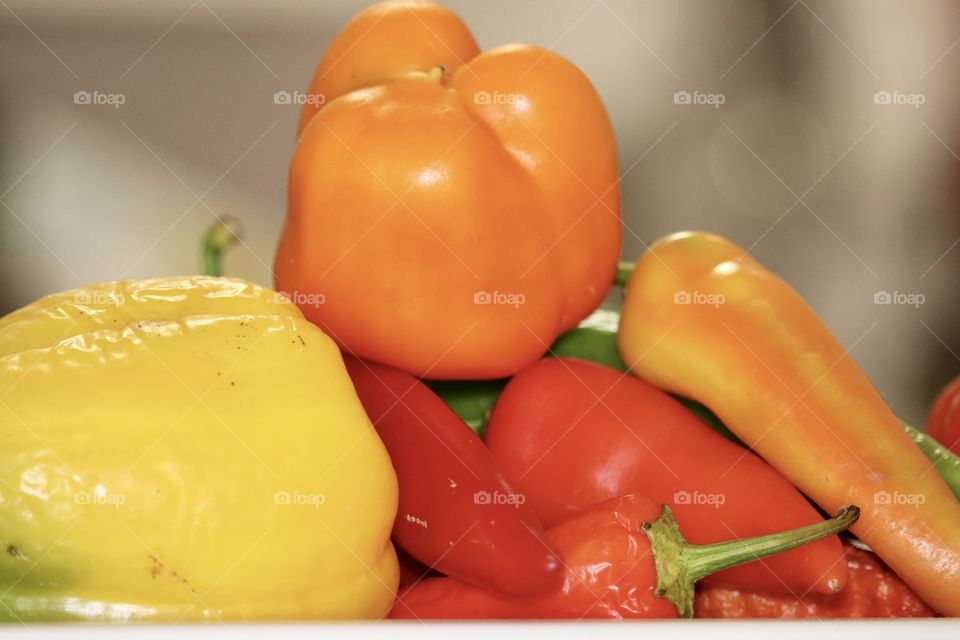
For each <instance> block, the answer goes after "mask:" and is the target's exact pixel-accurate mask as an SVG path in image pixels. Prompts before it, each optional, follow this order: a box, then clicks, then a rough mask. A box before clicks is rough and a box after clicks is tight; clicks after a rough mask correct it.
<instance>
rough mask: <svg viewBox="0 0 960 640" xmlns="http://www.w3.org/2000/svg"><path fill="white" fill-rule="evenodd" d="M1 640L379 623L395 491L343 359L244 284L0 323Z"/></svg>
mask: <svg viewBox="0 0 960 640" xmlns="http://www.w3.org/2000/svg"><path fill="white" fill-rule="evenodd" d="M0 362H2V366H0V441H2V442H3V446H2V447H0V544H2V549H4V550H5V552H4V553H2V554H0V620H6V621H27V620H40V621H44V620H56V619H86V620H110V621H123V620H137V619H145V620H166V621H175V620H182V619H186V620H191V619H209V620H245V619H277V618H365V617H379V616H381V615H383V614H384V613H385V612H386V611H387V610H388V609H389V607H390V605H391V603H392V602H393V597H394V591H395V589H396V587H397V580H398V567H397V559H396V554H395V553H394V550H393V546H392V544H391V542H390V528H391V526H392V525H393V520H394V516H395V514H396V506H397V481H396V476H395V475H394V472H393V468H392V467H391V465H390V459H389V457H388V455H387V452H386V450H385V449H384V447H383V445H382V443H381V442H380V439H379V438H378V437H377V434H376V432H375V431H374V430H373V428H372V426H371V424H370V421H369V420H368V418H367V416H366V415H365V414H364V411H363V408H362V407H361V406H360V402H359V401H358V400H357V397H356V394H355V393H354V391H353V386H352V385H351V383H350V379H349V377H348V376H347V372H346V370H345V369H344V365H343V361H342V359H341V357H340V353H339V351H338V350H337V347H336V345H335V344H334V343H333V341H332V340H330V339H329V338H327V336H325V335H324V334H323V333H322V332H321V331H319V330H318V329H317V328H316V327H314V326H313V325H311V324H310V323H309V322H307V321H306V320H305V319H304V318H303V316H302V314H301V313H300V311H299V310H298V309H297V307H296V306H294V305H293V304H290V303H289V302H287V300H286V299H285V298H283V297H282V296H278V295H277V294H275V293H274V292H272V291H270V290H268V289H264V288H261V287H259V286H256V285H253V284H250V283H247V282H244V281H241V280H234V279H223V278H210V277H183V278H164V279H156V280H142V281H119V282H112V283H106V284H101V285H97V286H92V287H89V288H85V289H78V290H76V291H70V292H67V293H61V294H57V295H52V296H48V297H46V298H43V299H41V300H39V301H37V302H35V303H33V304H31V305H29V306H27V307H25V308H23V309H20V310H19V311H15V312H13V313H11V314H10V315H8V316H6V317H4V318H2V319H0Z"/></svg>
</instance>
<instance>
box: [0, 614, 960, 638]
mask: <svg viewBox="0 0 960 640" xmlns="http://www.w3.org/2000/svg"><path fill="white" fill-rule="evenodd" d="M0 633H2V634H3V637H4V638H33V639H35V640H42V639H44V638H71V639H74V640H76V639H82V638H91V639H96V640H101V639H111V638H169V637H170V636H173V635H176V636H177V637H180V638H204V639H206V638H231V639H232V640H236V639H239V638H263V637H269V638H278V639H286V638H320V637H322V638H324V640H327V639H334V638H355V637H362V638H374V639H375V638H391V639H392V638H416V639H417V640H430V639H431V638H438V639H441V638H442V639H443V640H449V639H450V638H451V637H456V638H457V640H472V639H473V638H476V639H478V640H480V639H482V640H490V637H491V635H503V634H509V636H510V637H515V636H520V635H522V636H523V637H524V638H525V639H527V638H530V639H534V640H536V639H539V638H543V639H545V640H546V639H549V640H565V639H567V638H570V639H571V640H573V639H577V640H580V639H582V638H584V637H589V638H591V639H593V638H632V639H634V640H638V639H642V640H648V639H656V638H670V639H671V640H686V639H690V640H694V639H696V640H702V639H704V638H709V640H727V639H729V640H742V639H743V638H774V637H775V638H776V639H777V640H793V639H798V640H799V639H803V638H817V639H818V640H840V639H841V638H842V639H844V640H847V639H849V640H855V639H859V638H870V640H887V639H888V638H889V639H896V640H903V639H906V638H920V637H922V638H923V639H924V640H935V639H937V638H952V639H956V638H958V637H960V620H957V619H942V620H867V621H862V620H838V621H830V622H826V621H821V620H804V621H787V620H771V621H740V620H722V621H709V620H686V621H681V620H657V621H635V622H626V623H616V622H606V623H602V622H601V623H597V622H576V623H575V622H567V623H560V622H558V623H496V622H492V623H480V622H469V623H467V622H465V623H420V622H409V623H399V622H381V623H339V624H333V623H328V624H271V625H255V624H250V625H220V624H209V625H175V626H168V625H141V626H132V627H131V626H99V625H45V626H19V627H3V628H2V631H0Z"/></svg>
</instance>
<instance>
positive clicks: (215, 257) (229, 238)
mask: <svg viewBox="0 0 960 640" xmlns="http://www.w3.org/2000/svg"><path fill="white" fill-rule="evenodd" d="M242 233H243V228H242V227H241V226H240V221H239V220H237V219H236V218H234V217H233V216H223V217H222V218H217V221H216V222H215V223H214V224H213V225H211V227H210V228H209V229H207V233H206V234H205V235H204V237H203V273H204V275H208V276H217V277H219V276H222V275H223V254H224V253H226V251H227V250H228V249H229V248H230V247H232V246H233V245H234V244H236V242H237V241H238V240H239V239H240V237H241V235H242Z"/></svg>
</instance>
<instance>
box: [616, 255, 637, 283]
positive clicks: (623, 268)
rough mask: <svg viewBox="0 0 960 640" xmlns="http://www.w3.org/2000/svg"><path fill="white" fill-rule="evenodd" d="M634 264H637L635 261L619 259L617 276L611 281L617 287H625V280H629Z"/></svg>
mask: <svg viewBox="0 0 960 640" xmlns="http://www.w3.org/2000/svg"><path fill="white" fill-rule="evenodd" d="M635 266H637V263H636V262H626V261H623V260H621V261H620V264H618V265H617V277H616V278H614V280H613V283H614V284H615V285H617V286H619V287H626V286H627V281H628V280H630V276H632V275H633V268H634V267H635Z"/></svg>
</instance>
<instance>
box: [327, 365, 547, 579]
mask: <svg viewBox="0 0 960 640" xmlns="http://www.w3.org/2000/svg"><path fill="white" fill-rule="evenodd" d="M344 362H345V363H346V365H347V371H348V372H349V374H350V378H351V379H352V380H353V384H354V386H355V387H356V390H357V395H358V396H359V397H360V402H361V403H362V404H363V407H364V409H365V410H366V412H367V415H368V416H369V417H370V420H371V421H372V422H373V425H374V427H375V428H376V430H377V433H379V434H380V438H381V440H383V443H384V445H385V446H386V448H387V451H388V452H389V453H390V459H391V461H392V462H393V466H394V469H396V472H397V479H398V481H399V484H400V499H399V507H398V511H397V519H396V521H395V523H394V525H393V537H394V541H395V542H396V543H397V545H398V546H400V548H402V549H403V550H405V551H406V552H407V553H409V554H410V555H411V556H413V557H414V558H415V559H417V560H419V561H420V562H422V563H424V564H425V565H427V566H429V567H431V568H434V569H437V570H439V571H441V572H443V573H445V574H447V575H451V576H456V577H458V578H460V579H462V580H464V581H467V582H470V583H475V584H479V585H484V586H488V587H491V588H493V589H496V590H498V591H502V592H503V593H510V594H524V595H526V594H533V593H541V592H544V591H548V590H550V589H551V588H553V587H555V586H556V585H557V584H558V583H559V581H560V579H561V567H560V561H559V559H558V558H557V556H556V555H555V554H554V553H553V551H551V550H550V547H548V546H547V543H546V542H544V539H543V527H542V525H541V524H540V522H539V520H538V519H537V516H536V514H535V513H534V512H533V510H532V509H530V508H529V507H528V506H527V505H525V504H524V496H522V495H520V494H517V493H515V492H514V491H513V490H512V489H511V488H510V485H508V484H507V482H506V480H505V479H504V477H503V475H502V474H501V473H500V471H499V469H498V468H497V465H496V462H495V461H494V459H493V456H492V455H491V454H490V452H489V451H488V450H487V448H486V447H485V446H484V445H483V443H482V442H481V441H480V439H479V438H478V437H477V436H476V434H474V432H473V431H472V430H471V429H470V427H468V426H467V425H466V424H465V423H464V422H463V421H462V420H460V418H459V417H457V415H456V414H455V413H454V412H453V411H452V410H451V409H450V408H449V407H448V406H447V405H446V404H444V402H443V401H442V400H441V399H440V398H439V397H437V395H436V394H434V393H433V392H432V391H430V389H428V388H427V387H426V385H424V384H423V383H422V382H420V381H419V380H418V379H417V378H415V377H414V376H412V375H410V374H408V373H405V372H403V371H400V370H398V369H394V368H392V367H388V366H385V365H381V364H375V363H372V362H365V361H361V360H358V359H357V358H354V357H352V356H349V355H345V356H344Z"/></svg>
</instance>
